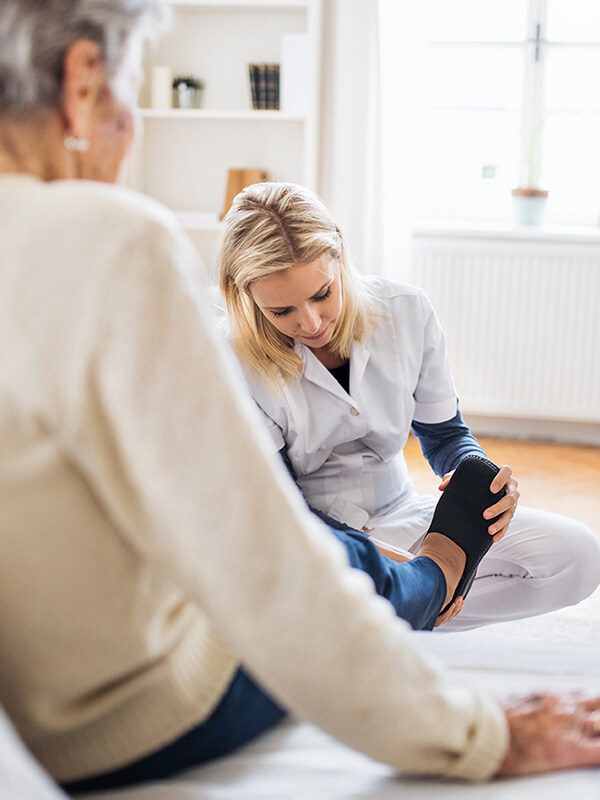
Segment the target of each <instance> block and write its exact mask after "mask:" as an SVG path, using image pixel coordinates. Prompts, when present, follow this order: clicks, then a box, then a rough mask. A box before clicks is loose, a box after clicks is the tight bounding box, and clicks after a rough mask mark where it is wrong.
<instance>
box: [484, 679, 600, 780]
mask: <svg viewBox="0 0 600 800" xmlns="http://www.w3.org/2000/svg"><path fill="white" fill-rule="evenodd" d="M501 705H502V707H503V710H504V713H505V714H506V719H507V722H508V729H509V734H510V740H509V747H508V752H507V754H506V757H505V758H504V761H503V762H502V764H501V766H500V769H499V770H498V773H497V775H498V776H501V777H510V776H516V775H533V774H535V773H540V772H554V771H556V770H562V769H575V768H577V767H592V766H600V697H596V698H584V697H582V695H581V694H576V693H571V694H565V695H561V696H556V695H548V694H536V695H531V696H529V697H525V698H521V699H517V700H512V701H511V700H507V701H505V702H504V703H501Z"/></svg>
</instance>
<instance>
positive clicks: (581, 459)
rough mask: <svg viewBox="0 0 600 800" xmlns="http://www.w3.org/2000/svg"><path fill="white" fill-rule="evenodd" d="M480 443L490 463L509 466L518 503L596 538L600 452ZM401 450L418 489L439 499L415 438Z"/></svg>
mask: <svg viewBox="0 0 600 800" xmlns="http://www.w3.org/2000/svg"><path fill="white" fill-rule="evenodd" d="M479 441H480V443H481V446H482V447H483V448H484V450H485V451H486V453H487V454H488V456H489V457H490V458H491V459H492V461H494V462H495V463H496V464H508V465H509V466H510V467H511V468H512V470H513V474H514V475H515V477H516V478H517V480H518V481H519V491H520V492H521V500H520V503H521V505H527V506H533V507H535V508H542V509H545V510H547V511H554V512H556V513H558V514H565V515H566V516H569V517H574V518H575V519H578V520H580V521H581V522H584V523H585V524H586V525H588V526H589V527H590V528H591V529H592V530H593V531H594V532H595V533H596V534H597V535H598V537H599V538H600V448H598V447H583V446H581V447H580V446H576V445H564V444H555V443H548V442H536V441H526V440H513V439H492V438H485V437H482V438H480V440H479ZM404 452H405V455H406V460H407V462H408V469H409V473H410V474H411V476H412V478H413V480H414V482H415V486H416V487H417V489H418V491H420V492H427V493H429V494H434V495H436V496H437V494H438V492H437V486H438V484H439V480H438V478H437V477H436V476H435V475H434V474H433V472H432V471H431V468H430V467H429V464H428V463H427V462H426V461H425V459H424V458H423V455H422V453H421V448H420V446H419V442H418V440H417V439H415V438H414V437H412V436H411V438H410V439H409V441H408V444H407V446H406V448H405V451H404Z"/></svg>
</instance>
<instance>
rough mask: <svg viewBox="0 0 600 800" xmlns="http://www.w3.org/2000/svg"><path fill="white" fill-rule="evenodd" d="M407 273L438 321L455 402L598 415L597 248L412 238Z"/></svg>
mask: <svg viewBox="0 0 600 800" xmlns="http://www.w3.org/2000/svg"><path fill="white" fill-rule="evenodd" d="M598 250H600V248H598ZM410 281H411V283H415V284H417V285H418V286H422V287H423V288H424V289H425V291H426V292H427V293H428V294H429V296H430V297H431V299H432V301H433V304H434V307H435V309H436V311H437V313H438V316H439V318H440V320H441V322H442V325H443V327H444V330H445V332H446V339H447V343H448V349H449V352H450V356H451V359H452V366H453V372H454V377H455V380H456V384H457V388H458V392H459V396H460V400H461V408H462V409H463V410H464V411H466V412H471V413H476V414H489V415H493V416H513V417H526V418H528V417H535V418H539V419H557V420H579V421H590V422H600V314H599V309H598V306H599V303H600V252H597V251H594V250H592V249H591V248H590V247H585V246H577V245H571V246H565V245H546V246H542V245H540V244H530V243H516V242H510V243H506V244H504V243H500V242H474V241H471V242H469V241H462V240H461V241H451V240H448V241H445V240H433V239H432V240H427V239H425V240H415V244H414V246H413V249H412V254H411V269H410Z"/></svg>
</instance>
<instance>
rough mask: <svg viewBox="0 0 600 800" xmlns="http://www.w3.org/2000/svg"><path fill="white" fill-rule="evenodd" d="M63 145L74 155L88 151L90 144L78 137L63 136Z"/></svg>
mask: <svg viewBox="0 0 600 800" xmlns="http://www.w3.org/2000/svg"><path fill="white" fill-rule="evenodd" d="M63 143H64V145H65V147H66V148H67V150H72V151H74V152H76V153H85V151H86V150H89V149H90V143H89V141H88V140H87V139H80V138H79V137H78V136H71V135H70V134H69V135H67V136H65V138H64V139H63Z"/></svg>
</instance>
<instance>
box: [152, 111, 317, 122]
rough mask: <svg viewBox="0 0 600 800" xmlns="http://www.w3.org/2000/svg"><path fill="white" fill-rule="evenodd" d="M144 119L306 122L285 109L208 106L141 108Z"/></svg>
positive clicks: (301, 117) (298, 115)
mask: <svg viewBox="0 0 600 800" xmlns="http://www.w3.org/2000/svg"><path fill="white" fill-rule="evenodd" d="M140 111H141V114H142V117H143V118H144V119H197V120H201V119H207V120H237V121H241V122H246V121H248V122H304V121H305V119H306V118H305V116H304V115H302V114H286V113H285V112H284V111H271V110H260V111H254V110H242V111H235V110H227V109H222V110H220V109H207V108H166V109H161V108H141V109H140Z"/></svg>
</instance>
